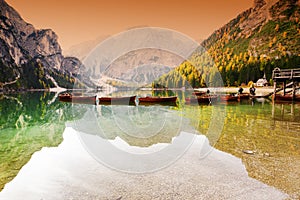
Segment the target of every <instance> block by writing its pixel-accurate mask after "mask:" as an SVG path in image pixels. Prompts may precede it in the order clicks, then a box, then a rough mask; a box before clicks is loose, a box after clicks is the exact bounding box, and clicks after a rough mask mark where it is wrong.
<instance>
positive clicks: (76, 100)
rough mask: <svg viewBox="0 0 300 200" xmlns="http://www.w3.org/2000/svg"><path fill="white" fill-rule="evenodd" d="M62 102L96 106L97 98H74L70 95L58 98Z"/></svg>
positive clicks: (65, 94) (61, 95) (66, 94)
mask: <svg viewBox="0 0 300 200" xmlns="http://www.w3.org/2000/svg"><path fill="white" fill-rule="evenodd" d="M58 98H59V100H60V101H63V102H71V103H82V104H96V96H74V95H71V94H68V93H64V94H60V95H59V96H58Z"/></svg>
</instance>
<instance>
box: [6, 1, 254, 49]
mask: <svg viewBox="0 0 300 200" xmlns="http://www.w3.org/2000/svg"><path fill="white" fill-rule="evenodd" d="M7 3H8V4H9V5H11V6H12V7H13V8H15V9H16V10H17V11H18V12H19V14H20V15H21V16H22V18H23V19H24V20H25V21H26V22H28V23H31V24H33V25H34V26H35V27H36V28H38V29H46V28H51V29H52V30H53V31H55V33H56V34H57V35H58V37H59V43H60V45H61V46H62V49H63V50H67V49H68V48H70V47H71V46H73V45H77V44H80V43H82V42H85V41H89V40H95V39H96V38H99V37H103V36H107V35H114V34H118V33H120V32H122V31H125V30H128V29H129V28H133V27H141V26H153V27H162V28H168V29H172V30H175V31H179V32H181V33H183V34H185V35H187V36H189V37H191V38H192V39H194V40H196V41H201V40H203V39H206V38H207V37H208V36H209V35H210V34H212V33H213V32H214V31H215V30H217V29H218V28H220V27H221V26H222V25H224V24H226V23H227V22H229V21H230V20H231V19H233V18H235V17H236V16H237V15H238V14H239V13H241V12H243V11H244V10H246V9H248V8H250V7H251V6H252V5H253V0H84V1H82V0H7Z"/></svg>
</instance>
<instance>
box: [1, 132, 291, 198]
mask: <svg viewBox="0 0 300 200" xmlns="http://www.w3.org/2000/svg"><path fill="white" fill-rule="evenodd" d="M181 134H182V133H181ZM63 137H64V140H63V142H62V143H61V144H60V145H59V146H58V147H51V148H46V147H44V148H43V149H42V150H41V151H39V152H36V153H34V154H33V156H32V158H31V159H30V161H29V162H28V163H27V164H26V165H25V166H24V167H23V168H22V169H21V170H20V172H19V174H18V175H17V177H16V178H15V179H14V180H13V181H11V182H10V183H8V184H7V185H6V186H5V188H4V189H3V191H2V192H1V193H0V199H2V200H12V199H15V200H18V199H266V200H267V199H286V198H288V195H287V194H285V193H283V192H281V191H280V190H278V189H275V188H274V187H271V186H268V185H266V184H263V183H262V182H260V181H257V180H255V179H253V178H250V177H248V174H247V171H246V169H245V167H244V165H243V163H242V161H241V159H239V158H236V157H234V156H232V155H230V154H228V153H224V152H221V151H219V150H216V149H211V148H212V147H210V146H209V145H208V141H207V138H206V137H205V136H201V135H199V136H197V137H196V139H195V140H194V143H193V144H192V145H191V147H190V148H189V150H188V151H187V152H186V153H185V154H184V155H183V157H181V158H180V159H179V160H178V161H177V162H175V163H174V164H172V165H171V166H169V167H167V168H164V169H162V170H159V171H157V172H153V173H146V174H128V173H123V172H118V171H115V170H112V169H109V168H107V167H105V166H103V165H102V164H100V163H98V162H97V161H96V160H95V159H93V158H92V157H91V155H90V154H88V153H87V151H86V150H85V149H84V147H82V144H81V141H80V139H79V138H78V135H77V133H76V131H75V130H74V129H73V128H71V127H67V128H66V129H65V131H64V133H63ZM112 142H116V143H118V142H120V141H119V140H117V139H116V140H115V141H112ZM208 151H209V154H207V156H205V157H204V158H201V154H205V152H208Z"/></svg>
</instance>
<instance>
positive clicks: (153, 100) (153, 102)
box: [139, 96, 177, 106]
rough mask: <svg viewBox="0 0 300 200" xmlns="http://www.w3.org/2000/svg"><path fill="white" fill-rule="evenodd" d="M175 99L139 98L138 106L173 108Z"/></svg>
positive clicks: (174, 97)
mask: <svg viewBox="0 0 300 200" xmlns="http://www.w3.org/2000/svg"><path fill="white" fill-rule="evenodd" d="M176 101H177V97H176V96H173V97H140V98H139V105H156V104H159V105H170V106H175V105H177V104H176Z"/></svg>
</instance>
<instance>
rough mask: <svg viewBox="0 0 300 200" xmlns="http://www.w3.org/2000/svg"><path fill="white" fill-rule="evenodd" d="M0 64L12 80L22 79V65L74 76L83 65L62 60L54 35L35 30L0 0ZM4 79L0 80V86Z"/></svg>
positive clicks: (76, 61) (66, 59)
mask: <svg viewBox="0 0 300 200" xmlns="http://www.w3.org/2000/svg"><path fill="white" fill-rule="evenodd" d="M0 61H1V63H2V64H1V65H3V66H0V67H2V69H3V70H2V71H5V72H4V73H7V75H10V76H15V77H17V76H20V75H21V77H22V73H23V71H24V70H22V66H24V65H26V64H27V63H32V64H33V63H40V64H42V66H43V68H44V69H46V70H45V71H46V72H47V71H49V70H50V71H51V70H54V69H55V70H56V71H58V72H59V71H61V72H65V71H69V72H71V73H74V74H76V73H78V68H80V67H81V66H82V63H81V62H80V61H79V60H78V59H76V58H64V56H63V55H62V49H61V47H60V45H59V43H58V36H57V35H56V34H55V32H53V31H52V30H51V29H41V30H37V29H35V28H34V26H33V25H31V24H29V23H27V22H25V21H24V20H23V19H22V17H21V16H20V15H19V13H18V12H17V11H16V10H14V9H13V8H12V7H11V6H9V5H8V4H7V3H6V2H5V1H4V0H0ZM74 70H75V71H74ZM1 77H2V76H1ZM15 77H9V78H7V80H9V79H11V80H14V79H15ZM2 79H3V77H2ZM5 80H6V79H4V80H0V83H1V82H5Z"/></svg>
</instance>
